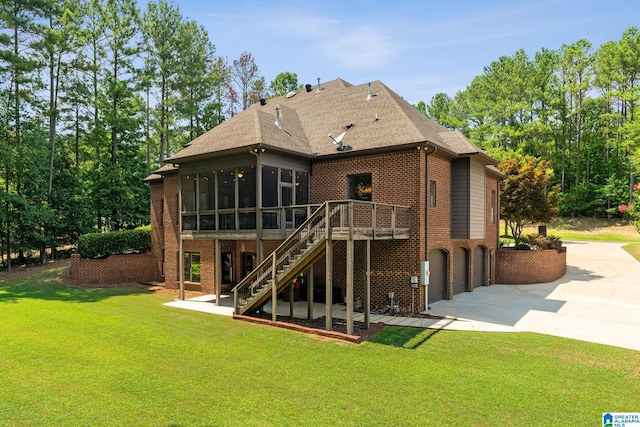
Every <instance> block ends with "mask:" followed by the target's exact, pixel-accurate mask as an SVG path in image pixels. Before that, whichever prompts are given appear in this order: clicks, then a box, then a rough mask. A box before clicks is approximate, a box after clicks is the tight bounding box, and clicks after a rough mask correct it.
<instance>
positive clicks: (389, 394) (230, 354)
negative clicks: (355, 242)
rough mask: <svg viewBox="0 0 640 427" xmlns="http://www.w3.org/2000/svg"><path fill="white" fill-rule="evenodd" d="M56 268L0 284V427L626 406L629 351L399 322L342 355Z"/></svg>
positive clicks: (484, 415) (408, 421)
mask: <svg viewBox="0 0 640 427" xmlns="http://www.w3.org/2000/svg"><path fill="white" fill-rule="evenodd" d="M57 274H58V271H57V270H52V271H49V272H46V273H42V274H38V275H35V276H31V277H23V278H19V279H13V280H8V281H5V282H0V343H2V344H1V345H0V363H1V364H2V369H0V425H3V426H40V425H47V426H69V425H100V426H122V425H136V426H208V425H215V426H222V425H229V426H235V425H237V426H267V425H274V426H281V425H309V426H340V425H465V426H486V425H510V426H518V425H523V426H525V425H526V426H530V425H558V422H559V420H562V421H561V424H563V425H595V424H597V423H599V422H601V421H600V420H601V413H602V412H603V411H618V412H621V411H637V410H638V406H637V405H638V399H637V396H638V394H639V393H640V352H636V351H632V350H626V349H621V348H615V347H610V346H604V345H599V344H591V343H586V342H580V341H575V340H569V339H564V338H556V337H550V336H544V335H538V334H530V333H522V334H521V333H505V334H499V333H473V332H455V331H432V330H422V329H414V328H401V327H393V328H388V329H387V330H385V331H384V332H383V333H382V334H381V335H379V336H377V337H375V338H374V339H372V340H370V341H369V342H366V343H364V344H362V345H360V346H356V345H351V344H344V343H340V342H336V341H332V340H321V339H317V338H312V337H309V336H306V335H302V334H299V333H295V332H292V331H287V330H282V329H274V328H268V327H264V326H260V325H255V324H248V323H243V322H239V321H234V320H232V319H229V318H226V317H219V316H213V315H207V314H203V313H197V312H190V311H185V310H180V309H174V308H168V307H164V306H162V303H163V302H165V301H167V300H168V299H170V298H171V297H170V296H167V295H163V294H153V293H147V292H144V291H142V290H138V289H81V288H75V287H69V286H65V285H62V284H60V283H59V281H58V279H57Z"/></svg>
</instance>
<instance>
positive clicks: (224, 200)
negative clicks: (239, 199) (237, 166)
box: [218, 169, 236, 209]
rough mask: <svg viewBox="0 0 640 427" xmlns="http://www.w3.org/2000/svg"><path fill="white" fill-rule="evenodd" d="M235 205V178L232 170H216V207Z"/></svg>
mask: <svg viewBox="0 0 640 427" xmlns="http://www.w3.org/2000/svg"><path fill="white" fill-rule="evenodd" d="M235 207H236V179H235V173H234V171H233V169H232V170H219V171H218V209H233V208H235Z"/></svg>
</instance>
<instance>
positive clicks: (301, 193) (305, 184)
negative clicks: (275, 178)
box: [296, 172, 309, 205]
mask: <svg viewBox="0 0 640 427" xmlns="http://www.w3.org/2000/svg"><path fill="white" fill-rule="evenodd" d="M308 203H309V174H308V173H306V172H296V205H306V204H308Z"/></svg>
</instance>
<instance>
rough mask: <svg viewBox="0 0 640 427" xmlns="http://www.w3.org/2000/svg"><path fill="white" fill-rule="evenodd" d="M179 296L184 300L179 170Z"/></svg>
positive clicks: (180, 181)
mask: <svg viewBox="0 0 640 427" xmlns="http://www.w3.org/2000/svg"><path fill="white" fill-rule="evenodd" d="M178 288H179V291H178V294H179V295H178V298H179V299H181V300H183V301H184V242H183V240H182V179H180V173H179V172H178Z"/></svg>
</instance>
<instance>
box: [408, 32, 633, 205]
mask: <svg viewBox="0 0 640 427" xmlns="http://www.w3.org/2000/svg"><path fill="white" fill-rule="evenodd" d="M639 98H640V33H639V32H638V29H637V28H635V27H632V28H629V29H627V30H626V31H624V32H623V34H622V37H621V38H620V40H617V41H609V42H607V43H604V44H603V45H601V46H600V47H598V48H597V49H596V48H594V47H593V46H592V45H591V43H590V42H589V41H587V40H578V41H577V42H575V43H572V44H564V45H562V46H561V47H560V48H559V49H557V50H549V49H542V50H540V51H539V52H536V53H535V55H533V58H531V57H529V56H528V55H527V54H526V53H525V52H524V50H519V51H518V52H516V53H515V54H513V55H511V56H501V57H500V58H498V59H497V60H496V61H494V62H492V63H491V64H489V65H488V66H486V67H484V70H483V73H482V74H481V75H479V76H477V77H475V78H474V79H473V81H472V82H471V83H470V84H469V85H468V86H467V88H466V89H465V90H462V91H459V92H458V93H456V94H455V95H454V96H453V97H451V96H449V95H447V94H445V93H438V94H436V95H435V96H433V98H432V99H431V100H430V102H429V103H428V104H426V103H425V102H420V103H419V104H418V105H416V107H417V108H418V109H419V110H421V111H422V112H423V113H425V114H426V115H428V116H429V117H431V118H432V119H434V120H435V121H437V122H439V123H440V124H442V125H444V126H445V127H447V128H449V129H455V130H459V131H461V132H463V133H464V134H465V135H466V136H467V137H468V138H469V139H471V140H472V141H473V142H474V143H476V144H477V145H479V146H480V147H481V148H483V149H484V150H485V151H487V152H488V153H489V154H491V155H493V156H494V157H496V158H497V159H499V160H504V159H507V158H512V157H514V156H515V155H520V156H534V157H536V158H538V159H539V160H544V161H545V162H546V163H547V164H548V173H550V174H551V173H553V176H552V177H551V179H550V181H549V185H550V186H555V185H559V187H560V206H559V207H560V214H561V215H567V216H573V215H583V216H597V217H607V216H620V215H621V214H622V213H623V212H621V211H624V210H625V208H624V207H625V206H627V205H628V204H629V203H632V201H633V197H634V185H635V184H636V176H635V174H636V172H635V171H636V168H637V165H638V163H639V162H640V114H639V113H640V110H638V100H639ZM636 188H637V186H636ZM636 193H637V191H636Z"/></svg>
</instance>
